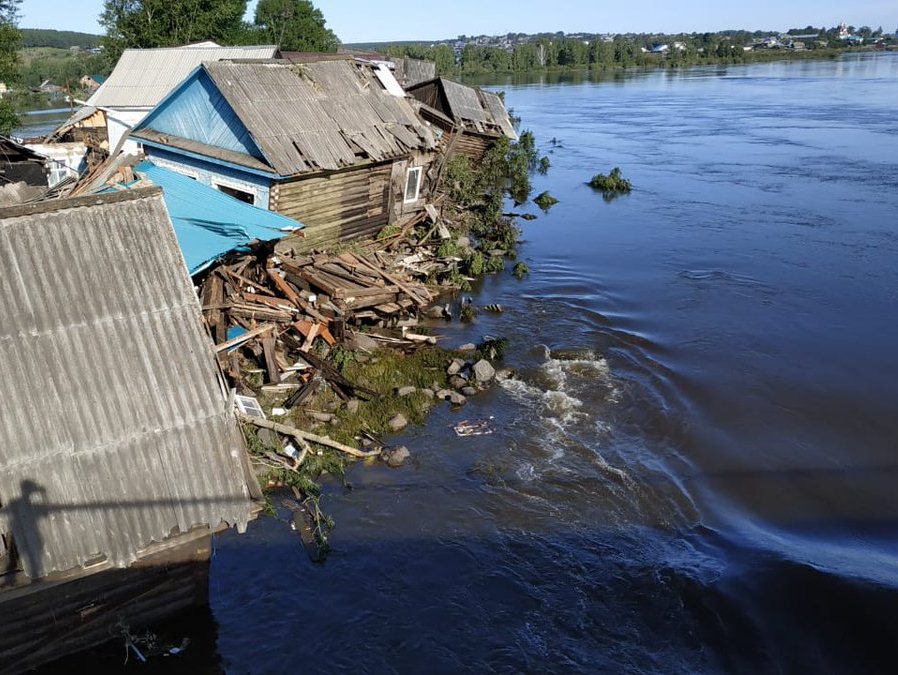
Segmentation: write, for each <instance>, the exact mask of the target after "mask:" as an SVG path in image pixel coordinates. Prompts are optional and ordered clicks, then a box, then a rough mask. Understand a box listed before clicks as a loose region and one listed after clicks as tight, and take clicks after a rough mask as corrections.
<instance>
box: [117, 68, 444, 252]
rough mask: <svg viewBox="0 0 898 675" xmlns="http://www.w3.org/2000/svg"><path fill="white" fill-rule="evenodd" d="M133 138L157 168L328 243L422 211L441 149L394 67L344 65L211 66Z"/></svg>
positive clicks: (374, 230) (146, 121) (196, 75)
mask: <svg viewBox="0 0 898 675" xmlns="http://www.w3.org/2000/svg"><path fill="white" fill-rule="evenodd" d="M391 92H392V93H391ZM397 92H398V95H397ZM132 137H133V138H134V140H135V141H137V142H139V143H140V144H141V146H142V147H143V150H144V152H145V153H146V154H147V156H148V157H149V158H150V159H151V160H152V161H153V162H154V163H155V164H156V165H158V166H162V167H165V168H168V169H171V170H173V171H176V172H178V173H181V174H183V175H186V176H190V177H192V178H194V179H196V180H198V181H200V182H202V183H206V184H207V185H211V186H212V187H215V188H217V189H219V190H221V191H222V192H225V193H227V194H229V195H231V196H232V197H236V198H237V199H240V200H242V201H245V202H247V203H250V204H254V205H255V206H258V207H261V208H266V209H269V210H271V211H277V212H278V213H281V214H283V215H286V216H288V217H290V218H294V219H296V220H299V221H301V222H303V223H304V224H305V228H306V229H305V233H306V234H307V236H309V237H316V238H320V239H322V240H338V239H349V238H354V237H361V236H370V235H374V234H376V233H377V232H378V231H379V230H380V229H381V228H383V227H384V226H385V225H387V224H388V223H391V222H395V221H396V220H397V219H398V218H400V217H401V216H403V215H404V214H408V213H411V212H414V211H417V210H420V209H422V208H423V207H424V204H425V201H426V196H427V195H428V194H429V190H430V187H431V185H430V182H431V180H432V179H431V177H430V176H429V168H430V163H431V161H432V159H433V157H434V152H435V149H436V145H437V142H436V137H435V134H434V131H433V130H432V128H431V127H430V125H428V124H427V123H425V122H424V121H423V120H421V119H420V118H419V117H418V116H417V115H416V113H415V109H414V107H413V105H412V102H411V101H409V100H408V99H407V98H405V96H404V95H403V92H402V89H401V88H400V87H399V85H398V83H396V80H395V79H394V78H393V76H392V74H391V73H390V71H389V70H388V69H386V68H385V67H383V66H379V65H376V64H372V63H367V62H360V61H347V60H328V61H317V62H311V63H305V64H301V65H294V64H290V63H288V62H286V61H269V62H250V61H240V62H237V61H220V62H215V63H204V64H203V65H202V66H200V67H199V68H197V69H196V70H195V71H194V72H193V73H192V74H191V75H190V76H189V77H188V78H187V79H186V80H185V81H184V82H183V83H182V84H181V85H180V86H179V87H177V89H175V91H173V92H172V93H171V94H170V95H169V96H168V97H166V98H165V99H164V100H163V101H162V102H161V103H160V104H159V105H158V106H157V107H156V109H155V110H153V112H152V113H150V114H149V115H148V116H147V117H146V119H144V120H143V121H142V122H140V123H139V124H138V125H137V126H136V127H135V129H134V131H133V133H132Z"/></svg>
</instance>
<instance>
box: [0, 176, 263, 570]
mask: <svg viewBox="0 0 898 675" xmlns="http://www.w3.org/2000/svg"><path fill="white" fill-rule="evenodd" d="M0 269H2V270H3V274H2V275H0V316H3V322H2V324H0V390H2V391H3V396H4V402H3V403H4V405H3V414H2V415H0V502H2V506H3V508H2V510H0V515H2V520H3V521H4V525H5V526H0V531H10V530H11V531H12V533H13V538H14V540H15V542H16V544H17V547H18V551H19V553H20V557H21V561H22V564H23V567H24V570H25V572H26V573H27V574H28V575H29V576H30V577H32V578H34V577H41V576H45V575H47V574H49V573H50V572H53V571H63V570H69V569H74V568H77V567H78V566H81V565H84V564H85V563H86V562H88V561H92V560H95V559H97V558H98V557H100V556H105V557H106V559H107V560H108V562H110V563H111V564H113V565H116V566H125V565H128V564H129V563H131V562H133V561H134V560H136V559H137V557H138V556H139V552H140V550H141V549H143V548H145V547H146V546H148V545H149V544H150V543H152V542H154V541H162V540H164V539H165V538H167V537H168V536H170V534H171V533H172V530H173V528H176V527H177V528H179V530H180V531H181V532H186V531H187V530H188V529H190V528H191V527H193V526H196V525H203V524H208V525H213V526H216V525H218V524H219V523H221V522H222V521H226V522H228V523H230V524H237V525H238V526H245V524H246V522H247V520H248V518H249V514H250V502H249V497H248V490H247V487H246V483H245V477H244V475H243V473H242V468H241V462H240V456H239V454H238V453H240V452H242V451H243V450H242V440H241V439H240V437H239V432H238V430H237V427H236V423H235V421H234V418H233V414H232V413H231V412H229V410H228V406H227V401H226V396H225V393H224V389H223V387H222V384H221V381H220V376H219V373H218V371H217V368H216V365H215V358H214V355H213V352H212V341H211V338H210V337H209V335H208V334H207V333H206V332H205V330H204V329H203V327H202V319H201V315H200V306H199V303H198V301H197V297H196V294H195V293H194V290H193V287H192V286H191V283H190V277H189V276H188V275H187V269H186V267H185V264H184V260H183V258H182V257H181V252H180V249H179V248H178V243H177V241H176V240H175V235H174V231H173V230H172V225H171V222H170V220H169V217H168V214H167V212H166V210H165V205H164V203H163V201H162V191H161V190H160V189H159V188H148V189H142V190H131V191H124V192H120V193H113V194H108V195H102V196H94V197H80V198H76V199H67V200H56V201H49V202H43V203H41V204H34V205H25V206H18V207H13V208H7V209H0Z"/></svg>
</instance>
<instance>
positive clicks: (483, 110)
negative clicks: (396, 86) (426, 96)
mask: <svg viewBox="0 0 898 675" xmlns="http://www.w3.org/2000/svg"><path fill="white" fill-rule="evenodd" d="M434 83H436V84H437V85H438V86H439V87H441V88H442V90H443V93H444V94H445V96H446V101H447V103H448V105H449V110H447V111H445V112H447V113H448V114H449V116H450V117H452V119H453V120H455V121H456V122H458V123H460V124H461V125H462V126H463V127H465V128H467V129H471V130H472V131H477V132H479V133H482V134H503V135H505V136H508V137H509V138H511V139H517V137H518V135H517V133H515V130H514V125H512V123H511V120H510V119H509V117H508V110H506V108H505V104H504V103H503V102H502V99H501V98H500V97H499V95H498V94H494V93H492V92H489V91H484V90H482V89H479V88H477V89H475V88H474V87H469V86H467V85H464V84H460V83H459V82H454V81H452V80H447V79H446V78H445V77H438V78H435V79H433V80H430V81H427V82H419V83H418V84H416V85H411V86H408V87H406V89H407V91H408V93H409V94H411V95H412V96H416V93H417V92H418V90H421V91H422V92H423V91H425V90H426V89H428V88H429V87H431V85H433V84H434ZM422 100H423V99H422ZM424 102H425V103H428V101H424ZM430 104H431V105H433V103H432V102H431V103H430Z"/></svg>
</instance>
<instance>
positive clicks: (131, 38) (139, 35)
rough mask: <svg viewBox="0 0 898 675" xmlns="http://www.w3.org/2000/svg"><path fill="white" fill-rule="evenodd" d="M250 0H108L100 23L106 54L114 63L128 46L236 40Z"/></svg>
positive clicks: (139, 46) (241, 28) (165, 45)
mask: <svg viewBox="0 0 898 675" xmlns="http://www.w3.org/2000/svg"><path fill="white" fill-rule="evenodd" d="M246 2H247V0H105V2H104V3H103V12H102V13H101V14H100V25H102V26H103V27H104V28H105V29H106V36H105V37H104V38H103V46H104V53H105V55H106V56H107V57H108V58H109V59H111V63H115V61H116V60H118V57H119V56H120V55H121V53H122V52H123V51H124V50H125V49H128V48H131V47H137V48H143V49H146V48H149V47H176V46H179V45H185V44H190V43H192V42H202V41H204V40H213V41H215V42H219V43H223V44H233V43H234V41H235V40H237V39H239V36H240V34H241V33H242V31H243V15H244V14H245V13H246Z"/></svg>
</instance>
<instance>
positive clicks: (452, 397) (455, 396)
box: [449, 391, 468, 405]
mask: <svg viewBox="0 0 898 675" xmlns="http://www.w3.org/2000/svg"><path fill="white" fill-rule="evenodd" d="M449 401H450V402H451V403H452V405H464V404H465V403H467V402H468V399H467V397H466V396H465V395H464V394H461V393H459V392H457V391H453V392H452V393H451V394H449Z"/></svg>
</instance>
